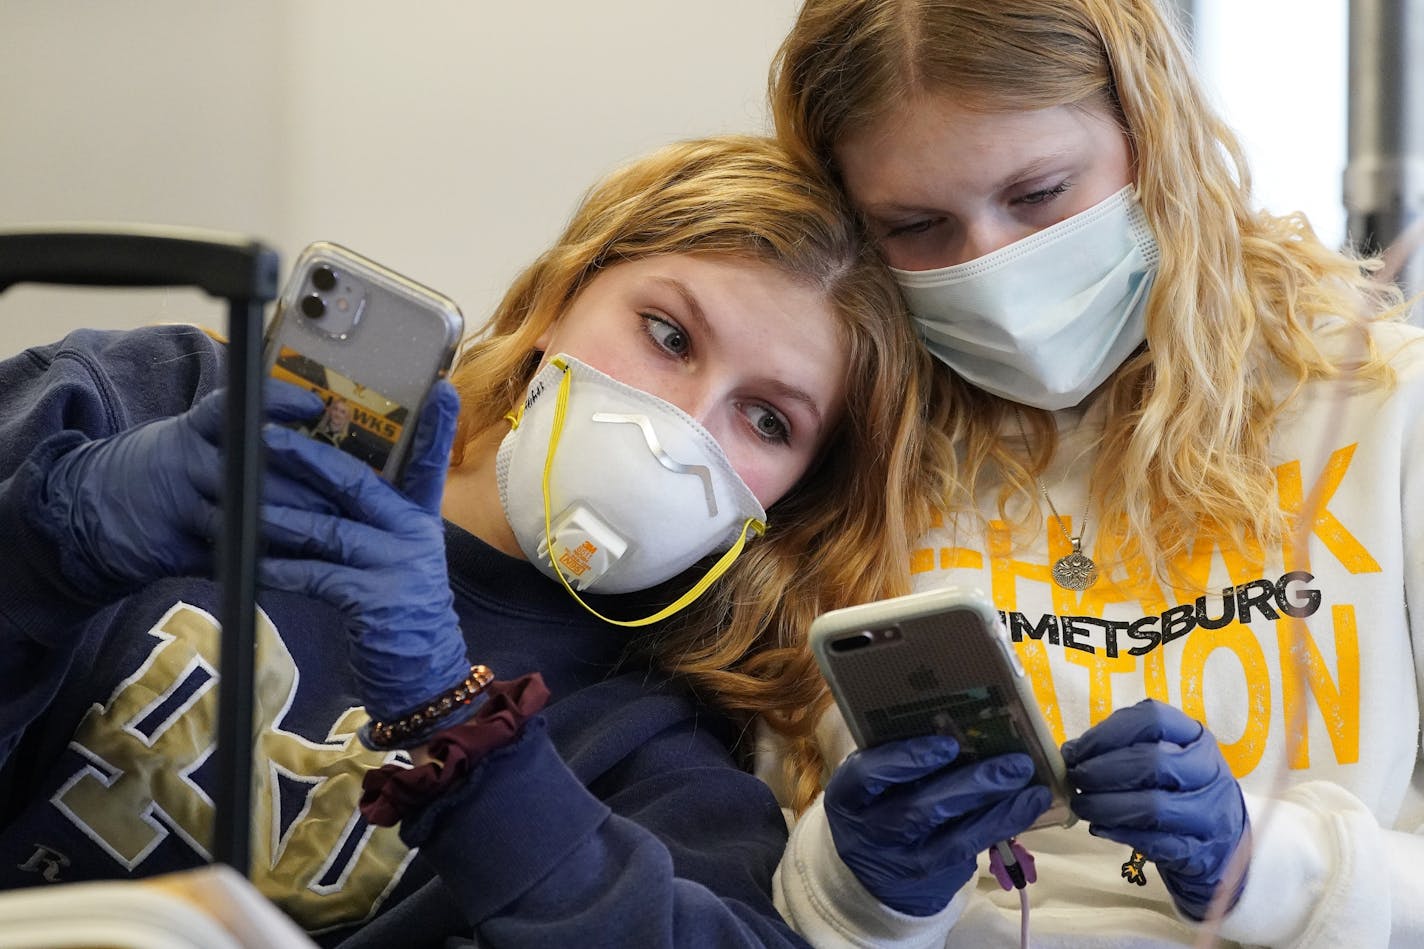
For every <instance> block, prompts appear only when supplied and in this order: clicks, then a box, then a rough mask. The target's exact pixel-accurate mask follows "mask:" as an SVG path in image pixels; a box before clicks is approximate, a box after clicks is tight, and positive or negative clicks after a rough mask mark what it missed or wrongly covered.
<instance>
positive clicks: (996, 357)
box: [894, 186, 1160, 409]
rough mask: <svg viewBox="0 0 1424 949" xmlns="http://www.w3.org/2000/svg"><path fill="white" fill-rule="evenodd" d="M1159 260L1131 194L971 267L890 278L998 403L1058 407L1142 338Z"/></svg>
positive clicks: (930, 331)
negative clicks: (1149, 297) (1001, 399)
mask: <svg viewBox="0 0 1424 949" xmlns="http://www.w3.org/2000/svg"><path fill="white" fill-rule="evenodd" d="M1159 256H1160V255H1159V252H1158V249H1157V241H1156V239H1155V238H1154V237H1153V236H1152V231H1151V230H1150V229H1149V228H1148V226H1147V218H1146V216H1145V215H1144V214H1143V212H1142V206H1141V205H1140V204H1138V203H1137V198H1136V195H1135V192H1134V190H1133V188H1132V187H1131V186H1129V187H1126V188H1123V189H1122V190H1121V191H1119V192H1117V193H1116V194H1114V195H1112V196H1111V197H1109V198H1107V199H1106V200H1104V201H1102V202H1101V203H1099V204H1096V205H1094V206H1093V207H1091V208H1089V209H1088V210H1086V211H1083V212H1081V213H1079V214H1075V215H1074V216H1073V217H1070V218H1068V219H1067V220H1064V221H1059V222H1058V223H1057V224H1055V225H1053V226H1052V227H1048V228H1045V229H1043V230H1041V231H1038V232H1036V233H1034V234H1030V235H1029V236H1028V237H1025V238H1024V239H1023V240H1020V241H1015V242H1014V243H1012V244H1009V245H1008V246H1007V247H1001V248H1000V249H998V250H996V251H994V252H993V253H991V254H986V255H985V256H983V257H980V258H978V259H977V260H971V261H969V262H967V263H963V264H956V265H955V266H953V267H942V268H940V269H938V270H918V271H909V270H895V271H894V274H895V279H896V280H897V281H898V282H899V284H900V288H901V290H902V291H903V292H904V294H905V299H906V301H907V302H908V303H909V306H910V311H911V312H912V313H913V314H914V318H915V323H916V324H917V325H918V326H919V329H920V333H921V335H922V336H923V337H924V339H925V343H926V344H927V345H928V346H929V349H930V351H931V352H932V353H934V354H935V356H937V357H938V358H939V359H940V361H942V362H943V363H945V365H947V366H949V367H950V368H951V369H953V370H954V371H955V372H957V373H959V374H960V375H961V376H963V377H964V378H965V379H966V380H968V381H969V382H972V383H973V384H974V385H976V386H978V387H979V388H981V389H984V390H985V391H987V392H991V393H993V394H994V395H998V396H1001V397H1003V398H1005V399H1009V400H1011V401H1013V402H1019V403H1022V404H1024V405H1032V406H1036V407H1038V408H1042V409H1062V408H1068V407H1070V406H1074V405H1077V404H1078V403H1080V402H1082V401H1083V399H1084V398H1085V397H1086V396H1087V395H1088V393H1090V392H1092V391H1093V390H1094V389H1096V388H1097V387H1098V386H1099V385H1101V384H1102V383H1103V381H1104V380H1106V379H1107V377H1108V376H1110V375H1112V373H1113V371H1114V370H1115V369H1117V367H1118V366H1120V365H1122V363H1123V361H1124V360H1126V359H1127V357H1128V356H1129V355H1130V354H1131V353H1132V351H1133V350H1134V349H1136V348H1137V347H1138V345H1140V344H1141V343H1142V341H1143V340H1144V339H1145V338H1146V330H1145V311H1146V306H1147V293H1148V290H1149V289H1150V288H1151V286H1152V280H1153V278H1154V277H1155V276H1156V274H1157V261H1158V258H1159Z"/></svg>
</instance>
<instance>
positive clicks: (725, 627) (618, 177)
mask: <svg viewBox="0 0 1424 949" xmlns="http://www.w3.org/2000/svg"><path fill="white" fill-rule="evenodd" d="M662 254H716V255H722V256H731V257H741V258H747V259H751V260H757V261H763V262H766V263H768V264H771V265H772V266H774V267H776V268H777V269H779V270H780V271H782V272H784V273H786V274H788V275H790V276H792V277H793V278H795V279H798V280H801V281H804V282H805V283H806V284H807V285H809V286H812V287H814V288H816V289H817V290H819V291H820V292H821V293H822V294H823V295H824V297H825V299H826V300H827V301H828V303H829V305H830V308H831V310H832V311H833V312H834V314H835V318H836V320H837V321H838V323H839V330H840V333H841V336H842V338H843V339H844V340H845V342H846V345H847V348H848V350H849V355H850V359H849V363H850V367H849V372H848V374H847V378H846V408H845V411H844V413H843V417H842V419H841V422H840V424H839V426H838V428H837V430H836V431H835V432H834V433H833V434H832V437H831V438H830V440H829V442H828V444H827V446H826V448H825V449H824V451H823V452H822V453H821V456H820V457H819V459H818V460H817V462H816V464H815V465H813V467H812V469H811V471H809V472H808V473H807V474H806V475H805V476H804V477H803V478H802V479H801V481H800V482H799V483H798V484H797V485H796V486H795V487H794V488H793V489H792V490H791V491H790V492H789V493H788V494H787V495H786V496H785V497H783V498H782V499H781V500H780V501H778V502H777V503H776V504H775V505H774V506H773V507H772V508H771V510H770V511H768V521H769V525H770V527H769V529H768V531H767V534H766V536H765V537H763V538H761V539H758V540H756V541H754V542H753V543H751V544H749V545H748V546H747V549H746V551H745V552H744V553H743V554H742V555H741V557H739V558H738V560H737V561H736V563H735V564H734V566H733V567H732V569H731V570H729V571H728V572H727V574H725V575H724V576H723V577H722V578H721V579H720V580H719V581H718V582H717V583H716V584H715V585H714V586H713V587H712V588H711V590H709V592H708V593H706V594H704V595H703V597H702V598H701V599H700V600H698V601H697V602H696V603H695V604H694V606H693V607H691V608H689V609H688V610H685V611H684V612H683V613H680V614H678V615H677V616H676V617H674V618H673V619H672V620H670V621H668V622H666V623H665V624H664V625H663V626H661V627H659V628H658V629H657V630H656V631H655V632H653V633H650V634H647V635H644V636H643V637H641V638H640V641H639V642H638V644H637V645H638V646H639V648H640V651H642V652H643V653H645V654H649V655H651V657H652V659H653V661H654V662H655V664H656V665H657V666H658V667H659V668H661V669H663V670H664V671H666V672H668V673H670V674H673V675H676V676H680V677H682V678H683V679H684V680H686V681H687V682H689V683H690V684H691V686H692V687H693V688H694V690H696V691H697V692H698V693H700V694H701V695H702V696H703V697H704V699H706V700H707V701H709V702H711V703H712V704H714V705H716V706H718V707H720V708H722V709H724V710H726V711H728V712H730V713H732V714H733V715H734V716H737V717H740V718H743V719H744V720H747V721H749V720H750V719H751V717H752V716H753V715H761V716H763V717H764V719H765V720H766V721H767V722H768V723H770V724H771V725H772V727H773V728H776V729H777V730H778V731H780V732H781V733H782V734H783V735H785V736H786V737H787V738H788V739H789V742H788V747H789V748H790V753H789V755H788V756H787V774H788V776H789V777H790V778H791V786H792V787H793V789H794V794H793V796H794V799H795V803H796V805H797V806H798V807H799V806H804V805H805V804H806V803H808V802H809V801H810V799H811V798H812V796H813V795H814V794H815V792H816V789H817V787H818V786H819V781H820V779H821V777H822V773H821V772H822V760H821V757H820V754H819V751H818V750H817V749H816V746H815V743H814V742H813V741H812V739H811V729H812V728H813V727H814V724H815V721H816V719H817V718H818V717H819V714H820V712H821V711H822V710H823V709H824V708H825V706H826V703H827V701H828V698H827V694H826V691H825V686H824V683H823V681H822V680H821V677H820V675H819V673H818V672H817V670H816V667H815V663H814V661H813V660H812V658H811V655H810V652H809V650H808V649H807V648H806V638H805V637H806V630H807V627H808V626H809V625H810V622H811V620H812V619H813V618H814V617H815V616H816V615H817V614H818V613H820V612H822V611H824V610H827V609H831V608H834V607H838V606H845V605H849V604H852V603H856V602H862V601H865V600H871V599H876V598H879V597H884V596H890V595H894V594H897V593H902V592H905V591H906V589H907V586H908V577H907V570H906V566H905V565H906V563H907V559H908V539H907V538H908V534H907V525H906V523H905V520H904V517H903V512H904V511H905V510H906V508H907V506H909V505H910V504H911V503H912V501H913V498H914V497H915V496H916V495H917V494H918V493H921V492H923V490H924V489H923V487H922V486H921V485H919V484H918V483H917V482H916V481H915V480H914V479H915V478H917V477H918V476H919V475H918V473H919V472H921V471H923V470H925V466H924V461H923V459H924V453H925V452H926V451H927V449H926V447H925V439H926V437H928V438H929V439H931V440H934V439H937V438H942V436H941V435H939V434H938V432H937V429H936V428H935V427H934V426H931V425H927V424H926V421H925V419H924V414H925V412H926V411H927V409H926V406H927V404H928V398H929V396H928V389H929V385H930V379H931V378H932V377H933V375H934V374H935V373H934V368H933V366H932V365H931V363H930V361H929V358H928V356H927V355H926V354H925V353H924V352H923V350H922V347H920V346H919V344H918V341H917V340H916V338H915V334H914V331H913V329H912V327H911V323H910V320H909V316H908V314H907V313H906V312H905V311H904V309H903V304H902V303H901V301H900V296H899V291H898V289H897V288H896V286H895V284H894V283H893V281H892V280H891V279H890V277H889V275H888V273H887V272H886V271H885V269H884V267H883V266H882V265H881V264H880V262H879V260H878V258H877V257H876V255H875V252H874V250H873V248H871V247H870V246H869V245H868V244H867V243H866V242H865V241H864V240H863V239H862V238H861V235H860V232H859V229H858V227H857V225H856V222H855V218H854V215H853V213H852V212H851V211H850V210H849V208H848V207H847V206H846V205H845V204H844V203H843V200H842V199H841V197H840V195H839V192H838V190H837V189H836V187H835V186H834V184H833V183H832V182H831V181H830V180H829V179H828V178H826V177H825V176H823V175H822V174H820V173H819V172H818V171H816V170H814V166H808V167H801V166H798V165H797V163H795V162H794V161H793V160H792V159H791V158H790V157H789V156H788V154H787V153H786V152H785V151H784V150H783V149H782V148H781V147H780V146H779V145H778V144H777V143H776V142H775V141H773V140H771V139H766V138H758V137H745V136H729V137H723V138H715V139H705V140H699V141H691V142H683V143H679V144H675V145H671V146H668V147H665V148H663V149H661V150H659V151H657V152H655V153H653V154H652V155H650V156H648V157H646V158H643V159H642V160H639V161H636V162H634V163H632V164H630V165H628V166H626V167H624V168H622V169H620V170H618V171H616V172H614V173H613V174H612V175H610V176H609V177H607V178H606V179H605V180H603V181H602V182H601V183H599V184H598V185H596V186H595V187H594V188H593V189H592V190H590V191H589V192H588V194H587V195H586V196H585V198H584V200H583V202H582V204H581V205H580V206H579V208H578V209H577V211H576V212H575V213H574V215H573V218H572V219H571V220H570V222H569V224H568V226H567V227H566V228H565V230H564V232H563V234H561V235H560V236H559V238H558V239H557V240H556V241H555V242H554V245H553V246H552V247H551V248H549V250H547V251H546V252H545V253H544V254H543V255H542V256H540V257H539V259H538V260H536V261H535V262H534V263H533V264H532V265H531V266H530V267H529V268H528V269H526V270H525V271H524V272H523V273H521V274H520V275H519V276H518V278H516V279H515V281H514V283H513V285H512V286H511V287H510V288H509V291H508V292H507V293H506V294H505V296H504V299H503V300H502V301H501V303H500V304H499V306H498V308H497V309H496V310H495V313H494V315H493V317H492V318H491V320H490V321H489V323H488V325H487V326H486V328H485V329H484V331H483V333H482V335H481V338H480V339H478V340H477V341H475V342H474V344H473V345H471V346H470V347H469V348H467V350H466V351H465V353H464V354H463V355H462V357H461V358H460V360H459V362H458V364H457V366H456V368H455V370H454V372H453V373H452V376H451V377H452V380H453V381H454V383H455V385H456V387H457V389H458V390H459V392H460V396H461V402H462V405H463V410H462V413H461V417H460V428H459V433H458V435H457V438H456V445H457V451H456V458H455V463H456V464H458V463H459V462H460V460H461V458H462V456H463V446H465V445H467V444H469V442H470V441H471V440H473V439H474V438H476V437H478V436H479V435H480V434H482V433H485V432H488V431H489V430H490V429H491V428H493V427H496V426H499V427H505V426H507V423H506V422H505V421H504V416H505V414H506V413H507V412H508V411H509V410H510V409H511V408H512V407H513V406H514V405H515V404H516V403H517V402H518V401H519V400H520V399H522V398H523V395H524V390H525V388H526V386H527V385H528V383H529V380H530V378H531V377H532V376H533V373H534V371H535V369H536V367H537V364H538V361H539V356H540V354H539V353H538V352H536V351H535V341H536V340H537V339H538V338H539V337H540V336H541V335H542V334H543V333H544V331H545V330H546V329H547V328H548V327H550V326H551V325H552V324H553V323H554V322H555V321H557V320H558V319H559V318H560V316H561V315H562V314H563V312H564V311H565V309H566V308H567V307H568V305H569V303H570V302H571V301H572V300H573V299H574V298H575V297H576V296H577V295H578V293H579V291H580V289H581V288H582V287H584V286H585V285H586V284H587V283H588V282H589V281H590V280H591V279H592V278H593V277H594V276H595V275H596V274H598V273H599V271H601V270H603V269H604V268H608V267H615V266H617V265H618V264H619V263H621V262H624V261H631V260H637V259H640V258H645V257H652V256H656V255H662ZM809 318H811V317H808V319H809ZM914 526H915V525H913V524H912V525H910V527H912V528H913V527H914Z"/></svg>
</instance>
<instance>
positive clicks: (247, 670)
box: [0, 225, 279, 876]
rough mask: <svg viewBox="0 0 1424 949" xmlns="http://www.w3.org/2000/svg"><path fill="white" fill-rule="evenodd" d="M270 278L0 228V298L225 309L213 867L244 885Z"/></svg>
mask: <svg viewBox="0 0 1424 949" xmlns="http://www.w3.org/2000/svg"><path fill="white" fill-rule="evenodd" d="M278 270H279V261H278V256H277V253H276V251H274V250H272V249H270V248H268V247H267V246H265V245H263V244H261V243H259V242H257V241H255V240H252V239H250V238H245V237H240V236H236V235H230V234H223V233H218V232H208V231H195V230H186V229H179V228H164V227H151V226H145V225H136V226H135V225H123V226H119V227H107V226H100V227H87V226H86V227H55V228H44V227H36V228H23V229H9V230H0V292H3V291H5V290H6V289H8V288H9V287H11V286H13V285H15V284H17V283H47V284H66V285H81V286H110V287H178V286H183V287H197V288H198V289H200V290H203V291H205V292H207V293H208V294H209V295H211V296H214V297H219V298H222V299H225V300H227V301H228V325H227V336H228V364H227V367H228V368H227V388H228V406H229V408H228V416H227V419H226V420H225V422H224V427H223V452H224V455H223V457H224V464H223V522H222V523H223V532H222V537H221V541H220V544H219V548H218V564H217V575H218V582H219V584H220V586H221V590H222V594H221V595H222V603H221V620H222V645H221V651H220V654H219V658H220V662H221V677H220V678H219V680H218V687H217V688H218V734H217V762H216V765H217V774H216V778H217V780H216V782H215V785H214V789H213V790H214V793H213V804H214V827H213V858H214V859H215V860H217V861H220V862H222V863H226V864H228V865H230V866H231V867H233V868H234V869H235V870H237V871H238V872H239V873H241V874H243V875H244V876H246V875H247V873H248V864H249V860H250V849H251V848H250V829H249V828H250V826H251V803H252V711H253V699H252V689H253V676H254V665H255V653H254V645H255V640H256V637H255V630H256V602H255V598H256V589H257V576H256V571H257V534H258V522H257V505H258V499H259V497H260V491H261V477H262V461H261V447H262V442H261V426H262V309H263V305H264V304H265V303H267V302H269V301H271V300H274V299H276V296H277V280H278Z"/></svg>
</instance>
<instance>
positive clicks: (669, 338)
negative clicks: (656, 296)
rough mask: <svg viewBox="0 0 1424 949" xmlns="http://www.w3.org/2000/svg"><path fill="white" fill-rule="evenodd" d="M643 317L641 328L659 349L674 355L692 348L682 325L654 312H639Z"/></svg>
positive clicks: (681, 353) (679, 354)
mask: <svg viewBox="0 0 1424 949" xmlns="http://www.w3.org/2000/svg"><path fill="white" fill-rule="evenodd" d="M639 315H640V316H642V318H643V330H644V332H646V333H647V334H648V337H649V338H650V339H651V340H652V341H653V343H654V344H655V345H657V346H658V348H659V349H662V350H664V351H666V352H668V353H670V354H672V355H674V356H686V355H687V354H688V352H689V351H690V350H691V349H692V340H691V339H690V338H689V337H688V335H687V333H685V332H684V331H683V329H682V327H680V326H678V325H677V324H676V323H674V322H672V321H671V320H669V319H666V318H665V317H661V316H658V315H657V314H655V313H642V314H639Z"/></svg>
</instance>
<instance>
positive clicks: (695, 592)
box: [515, 359, 766, 627]
mask: <svg viewBox="0 0 1424 949" xmlns="http://www.w3.org/2000/svg"><path fill="white" fill-rule="evenodd" d="M553 364H554V365H556V366H558V367H559V368H560V369H562V370H563V371H564V375H563V378H562V379H561V380H559V396H558V399H557V401H556V402H555V403H554V424H553V428H552V429H551V430H550V431H549V450H548V452H546V453H545V455H544V477H543V479H542V481H543V483H542V487H543V491H544V547H545V549H546V550H548V551H549V561H550V563H551V564H552V565H553V567H554V573H555V575H556V576H558V578H559V582H560V583H562V584H563V586H564V589H565V590H567V591H569V596H571V597H573V598H574V599H575V600H576V601H577V602H578V605H579V606H582V607H583V608H584V609H586V610H588V611H589V612H590V613H592V614H593V615H594V616H596V617H598V618H599V619H601V620H603V621H604V622H605V623H609V624H611V625H613V626H627V627H638V626H649V625H651V624H653V623H656V622H659V621H661V620H665V619H667V618H668V617H669V616H672V615H673V614H674V613H678V612H681V611H682V610H684V609H686V608H687V607H688V606H690V605H691V604H692V603H693V602H694V601H695V600H696V599H697V598H698V597H700V596H701V595H702V594H703V593H706V592H707V588H708V587H710V586H711V585H712V584H714V583H716V582H717V579H718V578H719V577H721V576H722V574H724V573H726V572H727V568H728V567H730V566H731V565H732V562H733V561H734V560H736V559H737V557H738V556H739V555H740V554H741V552H742V548H744V547H746V545H747V535H748V534H749V533H750V532H752V531H756V533H758V534H764V533H766V524H765V522H763V521H759V520H757V519H756V518H754V517H749V518H747V522H746V523H745V524H743V525H742V532H741V534H740V535H739V536H738V537H737V542H736V543H735V544H733V545H732V546H731V547H729V548H728V549H727V552H726V553H724V554H723V555H722V556H721V557H720V558H719V559H718V561H717V562H716V563H715V564H713V565H712V568H711V569H710V570H708V571H707V573H706V575H704V576H703V577H702V579H701V580H698V581H697V582H696V583H695V584H693V585H692V588H691V589H689V590H688V591H687V592H686V593H684V594H683V595H682V596H680V597H678V598H677V599H676V600H674V601H673V602H672V603H670V604H668V605H667V606H665V607H663V608H662V609H660V610H658V611H657V612H656V613H654V614H653V615H652V616H645V617H643V618H642V619H632V620H621V619H613V618H612V617H608V616H604V615H603V614H602V613H600V612H598V610H596V609H594V608H593V607H591V606H589V605H588V603H587V602H585V600H584V598H583V597H581V596H579V594H578V591H577V590H575V589H574V588H573V585H572V584H570V583H569V580H568V578H567V577H565V576H564V571H563V570H560V569H559V564H558V561H557V560H556V559H555V558H554V526H553V518H552V515H551V513H550V508H551V507H552V504H551V502H550V500H549V473H550V472H551V471H553V470H554V449H555V446H556V445H557V444H558V442H559V435H560V434H562V433H563V430H564V415H565V414H566V412H567V409H568V405H569V385H570V380H571V379H572V378H573V373H571V372H569V367H568V364H567V363H565V362H564V361H563V360H562V359H554V360H553ZM515 424H517V420H515Z"/></svg>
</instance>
